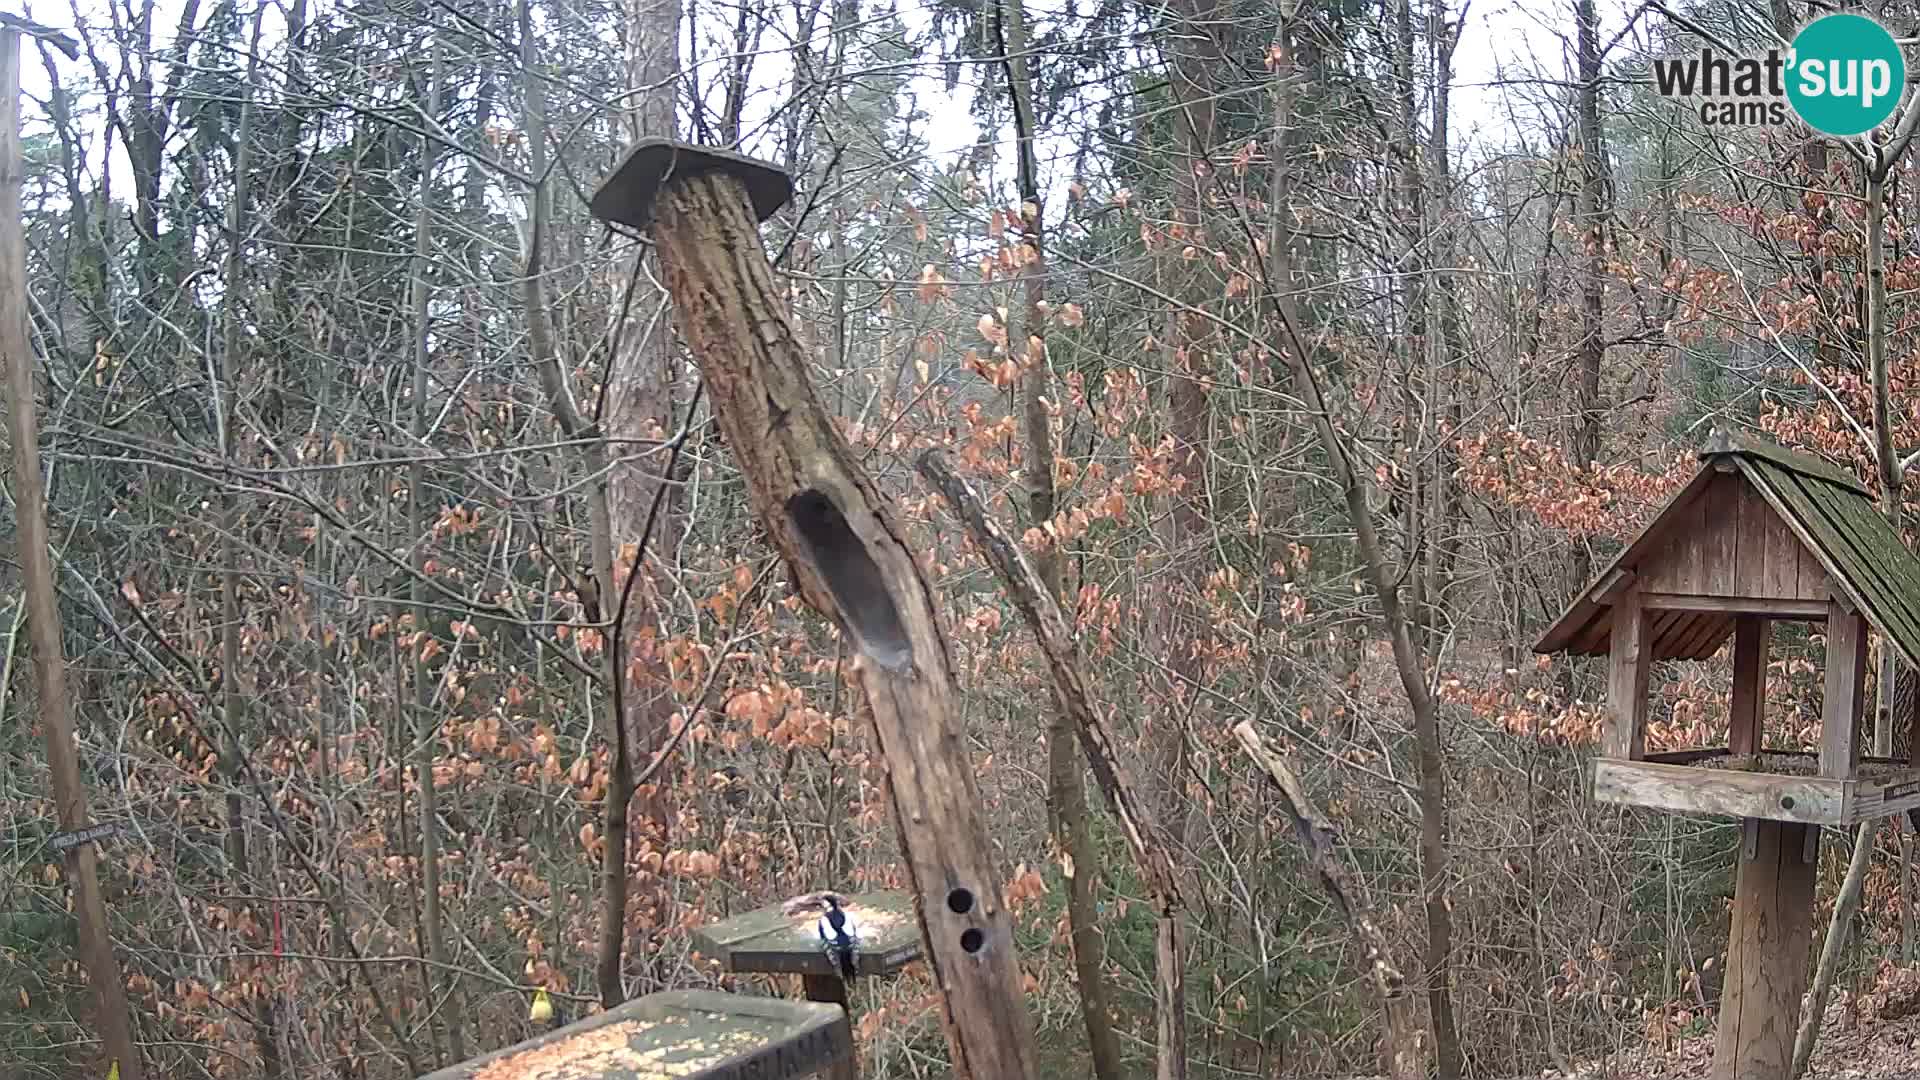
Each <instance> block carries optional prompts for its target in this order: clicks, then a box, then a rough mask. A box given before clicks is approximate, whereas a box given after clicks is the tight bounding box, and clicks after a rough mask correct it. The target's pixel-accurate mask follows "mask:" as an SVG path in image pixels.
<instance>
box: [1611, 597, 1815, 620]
mask: <svg viewBox="0 0 1920 1080" xmlns="http://www.w3.org/2000/svg"><path fill="white" fill-rule="evenodd" d="M1640 606H1642V607H1645V608H1648V609H1650V610H1653V611H1711V612H1719V613H1722V614H1728V615H1770V616H1773V617H1775V618H1780V619H1804V620H1807V621H1809V622H1818V621H1824V620H1825V619H1826V617H1827V601H1826V600H1825V599H1824V598H1823V599H1819V600H1800V599H1797V598H1796V599H1776V598H1774V597H1769V596H1750V597H1747V596H1684V595H1681V594H1679V593H1649V592H1643V593H1641V594H1640Z"/></svg>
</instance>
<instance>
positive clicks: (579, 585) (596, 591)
mask: <svg viewBox="0 0 1920 1080" xmlns="http://www.w3.org/2000/svg"><path fill="white" fill-rule="evenodd" d="M573 594H574V595H575V596H577V597H579V598H580V617H581V618H582V619H583V620H584V621H586V622H590V623H598V622H599V621H600V583H599V582H598V581H596V580H594V577H593V567H591V566H582V567H580V576H579V577H577V578H575V579H574V586H573Z"/></svg>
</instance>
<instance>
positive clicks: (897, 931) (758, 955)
mask: <svg viewBox="0 0 1920 1080" xmlns="http://www.w3.org/2000/svg"><path fill="white" fill-rule="evenodd" d="M840 910H842V911H844V912H846V913H847V916H848V917H849V918H851V919H852V920H853V923H854V926H855V928H856V929H857V931H858V933H859V943H858V947H857V948H856V949H855V950H854V954H853V968H854V971H855V973H856V974H858V975H865V976H886V975H892V974H894V973H895V972H897V971H899V970H900V969H901V968H903V967H906V966H907V965H908V964H910V963H912V962H913V961H915V960H918V959H919V958H920V922H919V920H918V919H916V918H914V914H913V895H912V894H911V893H904V892H870V893H860V894H858V895H855V896H843V897H840ZM819 920H820V912H819V910H818V909H815V908H806V909H803V910H798V911H794V912H793V913H791V914H789V913H788V910H787V905H786V904H785V903H779V904H770V905H768V906H766V907H763V908H755V909H754V910H752V911H749V912H746V913H744V914H741V915H735V916H733V917H732V918H730V919H722V920H721V921H719V922H717V923H714V924H712V925H711V926H708V927H707V928H706V929H704V930H695V931H694V932H693V944H694V948H695V949H697V950H698V951H699V952H700V954H701V955H702V956H706V957H710V958H712V959H713V960H715V961H717V962H718V963H719V964H720V967H721V968H722V969H723V970H726V971H731V972H734V973H736V974H741V975H799V976H800V983H801V991H802V992H803V993H805V994H806V996H807V1000H808V1001H813V1002H818V1003H820V1004H823V1005H832V1006H835V1007H837V1008H839V1009H841V1010H845V1009H846V1008H847V984H846V980H844V979H843V978H842V977H841V975H840V968H839V967H838V966H837V965H836V964H835V963H834V960H833V958H832V957H830V956H828V955H827V951H826V949H825V948H824V946H823V945H822V943H821V941H820V932H819V930H818V929H817V927H818V924H819ZM855 1075H856V1072H855V1067H854V1065H853V1063H852V1062H848V1063H847V1064H845V1065H843V1066H841V1067H840V1068H839V1069H837V1070H836V1071H835V1072H833V1073H832V1074H831V1076H832V1077H833V1080H851V1078H852V1077H853V1076H855Z"/></svg>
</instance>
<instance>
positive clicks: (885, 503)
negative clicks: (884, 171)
mask: <svg viewBox="0 0 1920 1080" xmlns="http://www.w3.org/2000/svg"><path fill="white" fill-rule="evenodd" d="M792 191H793V186H792V182H791V180H790V179H789V178H788V177H787V175H786V174H785V173H784V172H782V171H780V170H779V169H777V168H775V167H773V166H770V165H767V164H764V163H761V162H756V161H754V160H752V159H750V158H744V157H741V156H740V155H737V154H730V153H724V152H718V151H709V150H704V149H702V148H700V147H696V146H690V145H687V144H684V143H677V142H673V141H672V140H668V139H644V140H641V142H640V143H639V144H638V145H636V146H635V147H634V149H633V150H632V151H631V152H630V153H629V154H628V156H627V158H626V160H625V161H623V162H622V163H621V165H620V168H619V169H618V170H617V171H616V172H615V173H614V175H613V176H611V177H610V178H608V179H607V181H606V182H605V183H603V184H602V185H601V186H600V189H599V190H598V191H597V192H595V193H594V196H593V200H592V210H593V213H594V215H595V216H596V217H600V218H602V219H604V220H613V221H619V222H621V223H623V224H626V225H630V226H632V227H635V228H649V229H651V231H652V233H653V238H654V242H655V244H656V245H657V248H658V251H659V256H660V268H661V271H662V274H663V276H664V277H665V279H666V286H667V292H668V293H669V294H670V295H671V296H672V298H673V305H674V314H675V316H676V324H677V325H678V326H679V327H680V330H681V333H682V334H683V335H684V336H685V338H686V341H687V345H688V347H689V348H690V349H691V351H692V353H693V358H694V360H695V362H696V363H698V364H699V366H700V371H701V374H702V376H703V377H704V378H705V384H706V388H707V392H708V394H709V396H710V399H711V400H712V402H713V411H714V413H715V414H716V416H717V417H718V419H719V421H720V429H721V432H722V433H723V434H724V435H725V437H726V442H727V448H728V450H729V451H731V452H732V454H733V458H734V460H735V461H736V462H737V463H738V464H739V466H740V472H741V475H742V476H743V477H745V479H746V483H747V492H748V495H749V498H750V500H751V503H752V506H753V511H754V516H755V517H757V518H758V519H759V521H760V524H761V526H762V528H764V529H765V530H766V533H767V538H768V540H769V541H770V542H771V543H772V545H773V547H774V548H775V550H777V551H779V552H780V554H781V556H782V557H783V558H784V559H785V561H786V563H787V566H788V567H789V568H790V569H791V570H792V572H793V584H794V588H795V590H796V591H797V592H798V593H799V595H800V596H801V597H802V598H803V599H804V600H805V601H806V602H807V603H808V604H810V605H812V606H813V607H814V608H815V609H816V610H818V611H820V612H821V613H822V614H825V615H827V616H828V617H829V618H831V619H833V620H834V622H835V623H837V624H838V625H839V627H840V630H841V632H842V634H843V635H844V636H845V638H846V640H847V644H848V646H849V648H850V649H851V651H852V653H853V663H852V667H853V670H854V673H855V675H856V677H857V678H858V679H859V681H860V684H861V687H862V688H863V689H864V691H865V692H866V696H867V700H868V703H869V704H870V706H871V707H872V713H873V724H874V728H873V730H874V735H875V738H876V740H877V742H878V743H879V746H880V749H881V751H882V753H883V754H884V756H885V758H886V762H887V766H888V778H889V781H890V786H891V788H892V792H893V805H894V821H895V825H896V826H897V827H898V829H899V832H900V840H901V846H902V847H903V848H904V849H905V855H906V860H905V861H906V867H907V873H908V877H909V880H910V883H911V888H912V890H913V893H914V895H915V899H916V908H917V913H918V915H919V919H920V926H921V932H922V934H923V936H924V939H925V942H926V957H927V961H928V964H929V966H930V968H931V969H932V970H931V974H932V976H933V980H934V984H935V985H936V986H938V987H939V988H940V990H941V998H942V1003H943V1006H944V1008H943V1010H942V1015H941V1020H942V1023H943V1025H944V1027H945V1029H946V1035H947V1042H948V1045H949V1046H950V1047H951V1051H952V1059H953V1074H954V1076H955V1077H957V1078H962V1080H1000V1078H1002V1077H1005V1078H1007V1080H1024V1078H1026V1077H1030V1076H1032V1075H1033V1071H1034V1070H1033V1060H1034V1050H1033V1045H1034V1044H1033V1028H1032V1024H1031V1022H1030V1020H1029V1018H1028V1016H1027V1009H1026V1003H1025V1001H1024V1000H1023V997H1022V983H1021V978H1020V967H1019V963H1018V958H1017V957H1016V956H1015V954H1014V947H1013V926H1012V920H1011V918H1010V917H1009V916H1008V914H1007V910H1006V906H1005V904H1004V903H1003V902H1002V900H1001V896H1000V884H999V883H1000V881H1001V875H1000V874H999V873H998V872H997V870H996V868H995V866H994V863H993V859H992V856H991V849H990V848H989V846H988V843H987V833H986V829H985V827H984V825H983V824H982V823H981V820H980V814H979V802H980V800H979V796H978V793H977V792H976V790H975V786H974V777H973V764H972V762H971V761H969V760H968V756H967V752H966V744H965V742H964V741H963V739H962V738H961V732H960V725H959V717H958V714H957V710H956V709H955V707H954V703H953V696H954V677H953V670H952V666H951V660H950V658H949V656H948V653H947V642H946V638H945V636H944V634H943V632H942V631H941V628H940V623H939V617H938V614H937V612H936V610H935V608H934V600H933V589H932V587H931V586H930V585H929V584H928V583H927V580H926V578H925V576H924V575H923V574H922V573H921V569H920V565H919V563H918V561H917V560H916V559H915V557H914V552H913V551H911V550H910V549H909V548H908V547H907V545H906V543H905V541H904V538H905V536H906V535H907V530H906V528H905V527H904V526H903V524H902V523H901V522H900V520H899V519H898V517H897V516H896V515H895V513H894V511H893V508H892V506H891V504H890V502H889V500H888V499H887V497H886V496H885V495H883V494H882V493H881V492H880V490H879V488H877V487H876V486H875V485H874V483H873V481H872V480H871V479H870V478H869V477H868V476H867V474H866V471H865V470H864V469H862V468H861V466H860V456H859V455H858V454H856V453H855V452H854V451H853V450H852V449H851V448H850V447H849V446H848V445H847V442H846V440H845V439H844V438H843V437H842V436H841V434H840V430H839V428H838V427H836V426H835V424H834V422H833V418H832V417H831V416H829V415H828V413H827V410H826V408H825V407H824V406H823V405H821V403H820V397H819V394H818V393H817V391H816V390H815V389H814V386H813V383H812V382H811V381H810V380H809V379H808V376H807V356H806V351H805V349H804V348H803V347H802V345H801V343H800V337H799V334H798V332H797V331H796V330H795V329H794V326H793V322H792V316H791V314H790V313H789V312H788V310H787V303H786V299H785V297H784V296H783V295H782V294H781V292H780V290H779V289H778V288H777V287H776V286H775V285H774V281H773V272H772V267H771V266H770V265H769V264H768V262H767V257H766V253H765V252H764V251H763V250H762V248H761V241H760V232H759V229H758V228H757V227H756V216H757V218H758V219H759V220H765V219H766V218H767V217H769V216H771V215H772V214H773V213H774V211H776V210H778V209H779V208H780V206H782V205H783V204H784V203H785V202H786V200H787V199H788V198H790V197H791V195H792Z"/></svg>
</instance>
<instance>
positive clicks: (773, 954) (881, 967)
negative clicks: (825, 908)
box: [693, 892, 920, 982]
mask: <svg viewBox="0 0 1920 1080" xmlns="http://www.w3.org/2000/svg"><path fill="white" fill-rule="evenodd" d="M840 907H841V910H843V911H845V912H846V913H847V914H848V915H849V916H851V917H852V918H853V921H854V925H855V926H856V927H857V928H858V930H859V932H860V944H859V948H858V949H857V950H856V951H855V953H854V970H855V971H856V972H858V973H859V974H861V975H891V974H893V973H894V972H896V971H899V970H900V969H901V968H903V967H906V966H907V965H908V964H910V963H912V962H913V961H915V960H918V959H919V958H920V924H919V922H918V921H916V920H915V919H914V917H913V896H912V895H911V894H909V893H904V892H870V893H860V894H858V895H855V896H848V897H845V898H844V899H842V900H841V901H840ZM819 918H820V913H819V912H818V911H817V910H807V911H801V912H799V913H797V914H793V915H788V914H787V913H786V911H785V910H784V905H781V904H771V905H768V906H767V907H763V908H756V909H754V910H752V911H749V912H746V913H745V914H741V915H735V916H733V917H732V918H730V919H723V920H721V921H720V922H717V923H714V924H712V925H711V926H708V927H707V928H706V929H704V930H695V931H694V932H693V942H694V947H695V948H697V949H699V950H700V954H701V955H702V956H707V957H711V958H713V959H714V960H717V961H719V962H720V966H721V967H722V968H723V969H725V970H727V971H732V972H737V973H740V974H765V975H810V976H821V977H826V978H832V979H833V980H835V981H836V982H837V981H838V980H839V978H840V969H839V968H837V967H835V966H834V963H833V958H832V957H830V956H828V955H827V953H826V950H824V949H823V948H821V945H820V936H819V933H818V932H817V931H816V930H815V924H816V923H817V922H818V920H819Z"/></svg>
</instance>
